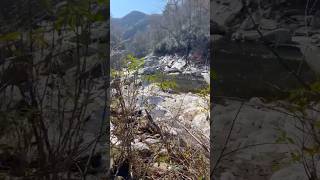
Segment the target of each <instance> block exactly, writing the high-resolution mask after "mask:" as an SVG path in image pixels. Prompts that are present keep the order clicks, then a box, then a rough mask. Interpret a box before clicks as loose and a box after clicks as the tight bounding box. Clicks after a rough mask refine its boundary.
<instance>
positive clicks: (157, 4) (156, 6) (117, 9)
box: [110, 0, 166, 18]
mask: <svg viewBox="0 0 320 180" xmlns="http://www.w3.org/2000/svg"><path fill="white" fill-rule="evenodd" d="M165 4H166V0H111V1H110V7H111V15H112V16H113V17H116V18H119V17H123V16H125V15H126V14H128V13H129V12H131V11H133V10H137V11H141V12H144V13H146V14H155V13H157V14H160V13H161V12H162V10H163V8H164V6H165Z"/></svg>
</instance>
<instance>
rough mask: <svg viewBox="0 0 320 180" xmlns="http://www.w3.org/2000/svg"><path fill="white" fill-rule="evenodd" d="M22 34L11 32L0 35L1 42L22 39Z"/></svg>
mask: <svg viewBox="0 0 320 180" xmlns="http://www.w3.org/2000/svg"><path fill="white" fill-rule="evenodd" d="M20 35H21V33H20V32H11V33H7V34H3V35H0V41H15V40H18V39H19V37H20Z"/></svg>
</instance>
